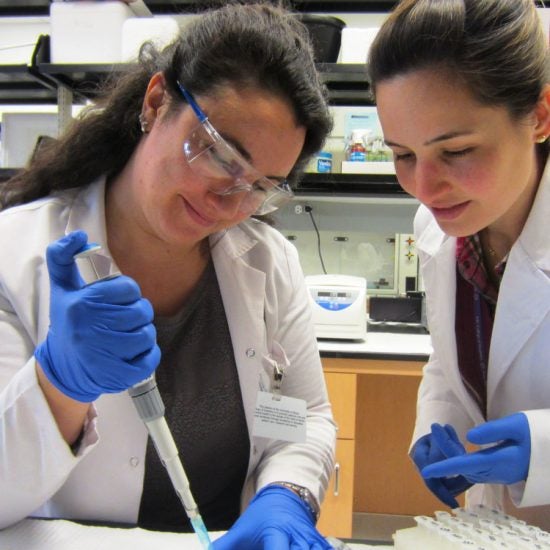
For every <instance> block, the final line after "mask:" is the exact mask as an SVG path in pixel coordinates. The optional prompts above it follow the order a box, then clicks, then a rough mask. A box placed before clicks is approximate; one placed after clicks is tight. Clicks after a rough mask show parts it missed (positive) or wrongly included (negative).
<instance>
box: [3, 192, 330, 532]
mask: <svg viewBox="0 0 550 550" xmlns="http://www.w3.org/2000/svg"><path fill="white" fill-rule="evenodd" d="M75 229H83V230H85V231H86V232H87V233H88V235H89V239H90V241H94V242H98V243H99V244H101V245H102V247H103V248H104V250H106V251H108V246H107V239H106V234H105V216H104V182H103V181H101V182H98V183H95V184H92V185H91V186H89V187H88V188H85V189H81V190H73V191H68V192H65V193H62V194H60V195H59V196H57V197H50V198H45V199H42V200H40V201H37V202H34V203H31V204H27V205H22V206H18V207H14V208H11V209H8V210H5V211H4V212H2V213H0V257H1V258H2V261H1V267H0V342H1V346H2V348H1V350H0V441H1V445H0V528H2V527H5V526H7V525H10V524H12V523H14V522H16V521H18V520H20V519H22V518H24V517H26V516H28V515H36V516H45V517H63V518H79V519H92V520H99V521H102V520H104V521H111V522H124V523H134V522H135V521H136V520H137V516H138V512H139V504H140V499H141V492H142V482H143V475H144V458H145V450H146V443H147V432H146V430H145V428H144V425H143V423H142V422H141V420H140V419H139V417H138V415H137V413H136V411H135V409H134V406H133V404H132V402H131V398H130V397H129V396H128V394H127V393H126V392H123V393H120V394H115V395H103V396H101V397H100V398H99V399H98V400H97V401H96V402H95V404H94V407H93V408H92V410H91V411H90V414H89V418H88V426H87V428H86V430H85V435H84V439H83V442H82V445H81V448H80V451H79V452H78V456H74V455H73V453H72V452H71V450H70V448H69V447H68V446H67V444H66V443H65V442H64V440H63V439H62V437H61V435H60V433H59V430H58V429H57V425H56V423H55V420H54V418H53V417H52V415H51V412H50V409H49V407H48V404H47V403H46V400H45V398H44V395H43V394H42V391H41V390H40V388H39V386H38V383H37V378H36V374H35V360H34V358H33V352H34V349H35V347H36V345H37V344H38V343H39V342H41V341H42V340H43V339H44V338H45V336H46V334H47V331H48V325H49V277H48V273H47V268H46V265H45V250H46V247H47V245H48V244H49V243H51V242H52V241H54V240H56V239H58V238H60V237H62V236H63V235H64V234H66V233H69V232H70V231H73V230H75ZM215 241H217V242H216V244H215V245H214V246H213V248H212V257H213V261H214V266H215V270H216V273H217V276H218V280H219V285H220V290H221V295H222V299H223V303H224V308H225V311H226V314H227V320H228V324H229V331H230V334H231V340H232V343H233V349H234V354H235V361H236V364H237V370H238V375H239V381H240V387H241V392H242V397H243V402H244V411H245V415H246V421H247V425H248V430H249V435H250V441H251V444H250V459H249V468H248V474H247V480H246V486H245V489H244V491H243V495H242V502H243V506H244V505H245V504H246V502H247V501H248V499H249V498H250V497H251V496H252V495H253V494H254V493H255V492H256V491H257V490H258V489H259V488H260V487H262V486H264V485H266V484H268V483H270V482H273V481H279V480H288V481H291V482H295V483H298V484H300V485H304V486H307V487H308V488H309V489H310V490H311V491H312V493H313V494H314V495H315V496H316V497H317V498H318V499H319V500H321V499H322V497H323V494H324V491H325V489H326V486H327V484H328V480H329V477H330V474H331V472H332V467H333V460H334V457H333V453H334V446H335V425H334V422H333V420H332V414H331V408H330V404H329V402H328V398H327V393H326V388H325V382H324V377H323V373H322V369H321V363H320V358H319V353H318V349H317V342H316V339H315V335H314V332H313V325H312V322H311V317H310V309H309V308H310V306H309V302H308V295H307V289H306V287H305V283H304V279H303V274H302V271H301V268H300V264H299V261H298V254H297V252H296V249H295V248H294V247H293V246H292V245H291V244H290V243H288V241H287V240H286V239H284V238H283V237H282V235H281V234H280V233H279V232H277V231H276V230H274V229H272V228H270V227H268V226H267V225H266V224H264V223H261V222H258V221H256V220H249V221H248V222H245V223H243V224H241V225H240V226H238V227H235V228H232V229H230V230H228V231H227V232H226V233H224V234H223V235H215V236H213V238H212V243H213V242H215ZM278 344H279V345H280V346H281V347H282V349H283V350H284V352H285V353H286V355H287V358H288V360H289V363H290V366H289V367H288V368H287V369H286V372H285V376H284V378H283V386H282V392H283V394H285V395H289V396H293V397H301V398H303V399H305V400H306V402H307V422H306V424H307V442H306V443H303V444H290V443H286V442H282V441H276V440H271V439H266V438H259V437H254V436H253V435H252V425H253V414H254V409H255V405H256V398H257V392H258V390H259V388H260V387H262V388H265V389H269V388H270V387H271V386H272V380H273V378H272V366H269V365H268V363H266V362H265V361H264V358H265V357H266V356H267V355H268V354H269V353H277V349H278ZM213 459H214V457H213ZM219 459H222V457H219Z"/></svg>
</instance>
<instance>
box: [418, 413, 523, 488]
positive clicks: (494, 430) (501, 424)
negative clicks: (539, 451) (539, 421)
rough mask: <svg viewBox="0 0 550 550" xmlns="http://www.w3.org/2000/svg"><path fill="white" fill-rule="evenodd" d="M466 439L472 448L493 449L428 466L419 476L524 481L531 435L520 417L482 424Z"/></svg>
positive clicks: (471, 480)
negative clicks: (454, 476) (488, 445)
mask: <svg viewBox="0 0 550 550" xmlns="http://www.w3.org/2000/svg"><path fill="white" fill-rule="evenodd" d="M466 437H467V439H468V441H470V442H471V443H475V444H476V445H487V444H489V443H496V445H493V446H492V447H487V448H486V449H482V450H480V451H476V452H475V453H469V454H465V455H462V456H456V457H453V458H449V459H448V460H443V461H442V462H439V463H437V464H431V465H430V466H427V467H426V468H424V469H423V470H422V476H423V477H424V478H433V477H436V478H438V477H442V476H453V475H462V476H464V477H465V478H466V479H467V480H468V481H470V482H471V483H500V484H504V485H509V484H511V483H517V482H518V481H524V480H525V479H527V474H528V472H529V460H530V458H531V434H530V431H529V421H528V420H527V416H525V414H524V413H521V412H520V413H515V414H512V415H510V416H505V417H504V418H499V419H498V420H490V421H489V422H485V424H481V425H479V426H476V427H475V428H472V429H471V430H470V431H469V432H468V433H467V434H466Z"/></svg>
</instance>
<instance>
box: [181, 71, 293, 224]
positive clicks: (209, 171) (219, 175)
mask: <svg viewBox="0 0 550 550" xmlns="http://www.w3.org/2000/svg"><path fill="white" fill-rule="evenodd" d="M177 85H178V88H179V89H180V91H181V93H182V95H183V97H184V98H185V100H186V101H187V103H189V105H190V106H191V108H192V109H193V112H194V113H195V115H196V116H197V118H198V119H199V122H200V124H199V125H198V126H197V127H196V128H195V129H193V130H192V131H191V133H190V134H189V136H188V137H187V139H186V140H185V141H184V142H183V152H184V154H185V158H186V159H187V163H188V164H189V166H190V167H191V169H192V170H193V172H195V173H196V174H197V175H199V176H201V177H202V178H204V179H206V180H208V182H209V190H210V191H212V192H213V193H216V194H217V195H221V196H228V195H234V194H237V193H242V194H243V196H242V200H241V204H240V211H241V212H243V213H246V214H256V215H263V214H269V213H270V212H273V211H274V210H277V208H279V207H280V206H282V205H283V204H285V203H286V202H288V201H289V200H290V199H292V197H293V196H294V194H293V193H292V190H291V189H290V186H289V184H288V182H287V180H286V179H284V178H282V179H277V178H270V177H267V176H264V175H262V174H261V173H260V172H258V171H257V170H256V169H255V168H254V167H253V166H252V165H251V164H250V163H249V162H247V161H246V159H245V158H244V157H243V156H242V155H241V154H240V153H239V152H238V151H237V150H236V149H235V148H234V147H232V146H231V145H230V144H229V143H228V142H227V141H225V139H223V137H222V136H221V135H220V134H219V133H218V132H217V131H216V129H215V128H214V126H212V124H210V121H209V120H208V117H207V116H206V114H205V113H204V112H203V111H202V109H201V108H200V107H199V106H198V104H197V102H196V101H195V100H194V98H193V96H192V95H191V93H190V92H188V91H187V90H186V89H185V88H184V87H183V86H182V85H181V83H180V82H177Z"/></svg>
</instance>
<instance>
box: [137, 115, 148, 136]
mask: <svg viewBox="0 0 550 550" xmlns="http://www.w3.org/2000/svg"><path fill="white" fill-rule="evenodd" d="M138 120H139V127H140V129H141V132H142V133H143V134H146V133H147V132H148V131H149V122H148V121H147V119H146V118H145V116H144V114H143V113H141V114H140V115H139V117H138Z"/></svg>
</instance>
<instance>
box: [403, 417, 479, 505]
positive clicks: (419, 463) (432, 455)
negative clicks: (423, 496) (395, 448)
mask: <svg viewBox="0 0 550 550" xmlns="http://www.w3.org/2000/svg"><path fill="white" fill-rule="evenodd" d="M465 452H466V450H465V449H464V446H463V445H462V443H461V442H460V440H459V439H458V435H457V434H456V431H455V429H454V428H453V427H452V426H451V425H450V424H445V426H442V425H441V424H432V432H431V433H429V434H426V435H424V436H422V437H421V438H420V439H419V440H418V441H417V442H416V443H415V444H414V446H413V448H412V452H411V457H412V459H413V461H414V463H415V464H416V467H417V468H418V470H419V471H420V472H423V471H424V470H423V468H425V467H426V466H428V465H429V464H433V463H438V462H439V461H442V460H445V459H446V458H448V457H454V456H460V455H463V454H464V453H465ZM424 482H425V483H426V486H427V487H428V489H429V490H430V491H431V492H432V493H433V494H434V495H435V496H436V497H437V498H438V499H439V500H441V502H443V503H444V504H446V505H447V506H449V507H451V508H458V506H459V504H458V501H457V500H456V498H455V497H456V496H457V495H460V494H461V493H463V492H464V491H466V490H467V489H469V488H470V487H471V486H472V483H470V482H469V481H468V480H467V479H465V478H464V477H462V476H456V477H450V478H447V477H445V476H440V477H432V478H430V479H424Z"/></svg>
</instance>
